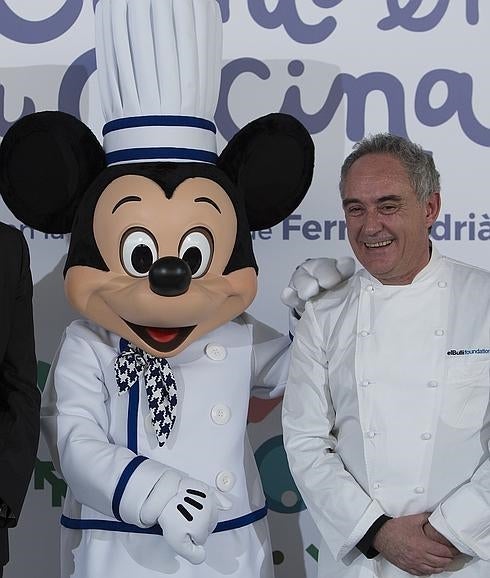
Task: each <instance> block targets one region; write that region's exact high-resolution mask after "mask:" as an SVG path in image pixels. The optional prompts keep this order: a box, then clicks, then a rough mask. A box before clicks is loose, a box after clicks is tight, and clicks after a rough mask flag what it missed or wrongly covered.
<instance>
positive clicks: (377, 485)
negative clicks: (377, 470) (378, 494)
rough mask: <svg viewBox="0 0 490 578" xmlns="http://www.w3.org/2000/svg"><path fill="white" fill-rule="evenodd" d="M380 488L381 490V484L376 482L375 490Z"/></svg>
mask: <svg viewBox="0 0 490 578" xmlns="http://www.w3.org/2000/svg"><path fill="white" fill-rule="evenodd" d="M379 488H381V484H380V483H379V482H374V484H373V490H379Z"/></svg>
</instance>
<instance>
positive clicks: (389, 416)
mask: <svg viewBox="0 0 490 578" xmlns="http://www.w3.org/2000/svg"><path fill="white" fill-rule="evenodd" d="M489 332H490V273H489V272H487V271H484V270H482V269H478V268H476V267H472V266H469V265H466V264H463V263H459V262H457V261H454V260H452V259H448V258H446V257H442V256H440V255H439V253H438V252H437V250H436V249H435V248H433V251H432V257H431V260H430V262H429V264H428V265H427V266H426V267H425V268H424V269H423V270H422V271H421V272H420V273H419V274H418V275H417V276H416V278H415V279H414V280H413V282H412V283H411V284H410V285H404V286H390V285H382V284H381V283H380V282H379V281H377V280H376V279H375V278H374V277H372V276H371V275H370V274H369V273H368V272H367V271H365V270H361V271H359V272H358V273H356V274H355V275H354V276H353V277H352V278H351V279H350V280H349V281H348V282H347V283H344V284H343V285H342V286H340V287H338V288H337V289H335V290H332V291H329V292H326V294H325V295H323V296H320V297H319V298H317V299H315V300H313V301H312V302H311V303H309V304H308V305H307V307H306V311H305V314H304V315H303V317H302V318H301V320H300V321H299V323H298V327H297V331H296V335H295V339H294V345H293V348H292V360H291V367H290V374H289V379H288V384H287V387H286V394H285V398H284V403H283V428H284V441H285V447H286V451H287V454H288V459H289V463H290V467H291V470H292V473H293V477H294V479H295V481H296V483H297V485H298V487H299V489H300V491H301V493H302V495H303V498H304V501H305V503H306V505H307V507H308V509H309V511H310V513H311V516H312V518H313V520H314V521H315V523H316V525H317V526H318V528H319V531H320V533H321V536H322V540H323V543H322V544H321V546H320V556H319V574H318V575H319V577H321V578H374V577H379V578H394V577H402V576H405V577H406V576H409V575H408V574H407V573H405V572H403V571H402V570H399V569H398V568H396V567H395V566H393V565H391V564H390V563H389V562H387V561H386V560H384V559H382V557H381V556H377V557H376V558H375V559H372V560H369V559H367V558H366V557H365V556H364V555H363V554H361V553H360V552H359V551H358V550H357V548H356V547H355V545H356V544H357V542H358V541H359V540H360V539H361V538H362V537H363V536H364V534H365V533H366V531H367V530H368V529H369V527H370V526H371V524H372V523H373V522H374V521H375V520H376V519H377V518H378V517H379V516H380V515H381V514H387V515H389V516H393V517H396V516H402V515H408V514H416V513H421V512H425V511H430V512H433V513H432V515H431V517H430V522H431V523H432V524H433V525H434V527H435V528H436V529H437V530H439V531H440V532H441V533H442V534H444V535H445V536H446V537H447V538H448V539H449V540H450V541H451V542H452V543H453V544H454V545H455V546H456V547H457V548H458V549H459V550H460V551H461V552H464V553H465V556H461V557H459V558H458V559H457V560H456V561H455V562H454V565H453V570H452V571H446V572H444V573H443V574H441V575H440V576H454V577H457V578H476V577H478V578H484V577H485V578H488V577H489V576H490V561H489V560H490V464H489V461H488V451H489V449H488V445H489V444H488V441H489V435H490V434H489V426H490V420H489V415H490V413H489V392H490V381H489V368H490V333H489Z"/></svg>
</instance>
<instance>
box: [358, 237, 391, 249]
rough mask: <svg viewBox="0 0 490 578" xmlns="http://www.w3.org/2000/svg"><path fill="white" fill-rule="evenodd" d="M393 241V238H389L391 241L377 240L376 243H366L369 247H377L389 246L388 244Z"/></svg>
mask: <svg viewBox="0 0 490 578" xmlns="http://www.w3.org/2000/svg"><path fill="white" fill-rule="evenodd" d="M391 243H393V240H392V239H391V240H389V241H377V242H376V243H367V242H365V243H364V245H365V246H366V247H367V248H368V249H377V248H378V247H388V245H391Z"/></svg>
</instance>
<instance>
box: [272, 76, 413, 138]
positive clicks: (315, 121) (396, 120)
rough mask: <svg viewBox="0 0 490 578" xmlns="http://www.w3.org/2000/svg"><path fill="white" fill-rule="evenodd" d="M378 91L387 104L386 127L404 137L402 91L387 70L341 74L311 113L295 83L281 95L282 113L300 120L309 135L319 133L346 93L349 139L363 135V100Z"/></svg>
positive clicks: (395, 79) (398, 82)
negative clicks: (360, 73) (308, 111)
mask: <svg viewBox="0 0 490 578" xmlns="http://www.w3.org/2000/svg"><path fill="white" fill-rule="evenodd" d="M375 90H379V91H381V92H382V93H383V94H384V95H385V97H386V102H387V106H388V130H389V131H390V132H392V133H395V134H398V135H400V136H404V137H406V136H407V129H406V125H405V111H404V106H405V94H404V90H403V85H402V83H401V82H400V81H399V80H398V79H397V78H395V77H394V76H392V75H391V74H388V73H383V72H369V73H367V74H363V75H362V76H360V77H359V78H355V77H354V76H352V75H351V74H347V73H341V74H339V75H337V76H336V77H335V79H334V81H333V83H332V86H331V88H330V91H329V93H328V96H327V99H326V101H325V104H324V105H323V106H322V108H321V109H320V110H319V111H318V112H316V113H313V114H308V113H306V112H305V111H304V110H303V107H302V104H301V93H300V89H299V87H298V86H292V87H290V88H288V90H287V91H286V94H285V96H284V102H283V105H282V107H281V112H287V113H289V114H292V115H293V116H295V117H296V118H297V119H298V120H299V121H301V122H302V123H303V124H304V125H305V126H306V128H307V129H308V130H309V131H310V133H311V134H316V133H319V132H322V131H323V130H324V129H325V128H326V127H327V126H328V125H329V124H330V121H331V120H332V118H333V116H334V115H335V113H336V112H337V109H338V107H339V105H340V103H341V101H342V98H343V97H344V95H346V96H347V126H346V134H347V136H348V137H349V139H350V140H352V141H357V140H360V139H361V138H363V137H364V131H365V125H364V120H365V113H366V100H367V97H368V95H369V93H370V92H372V91H375Z"/></svg>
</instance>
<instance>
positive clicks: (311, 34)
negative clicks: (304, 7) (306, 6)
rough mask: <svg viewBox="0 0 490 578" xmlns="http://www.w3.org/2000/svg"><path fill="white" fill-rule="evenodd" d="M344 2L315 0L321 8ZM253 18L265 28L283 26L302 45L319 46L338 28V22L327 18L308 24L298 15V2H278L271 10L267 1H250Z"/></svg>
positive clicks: (330, 17) (284, 0)
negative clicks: (318, 44)
mask: <svg viewBox="0 0 490 578" xmlns="http://www.w3.org/2000/svg"><path fill="white" fill-rule="evenodd" d="M302 1H303V2H304V0H302ZM341 2H342V0H313V3H314V4H315V5H316V6H318V7H320V8H333V7H334V6H337V5H338V4H340V3H341ZM248 9H249V11H250V15H251V16H252V18H253V19H254V20H255V22H257V24H259V25H260V26H262V27H263V28H267V29H271V28H278V27H279V26H281V25H283V26H284V29H285V30H286V32H287V33H288V35H289V36H290V37H291V38H292V39H293V40H296V42H299V43H301V44H317V43H319V42H323V41H324V40H325V39H326V38H328V37H329V36H330V35H331V34H332V32H333V31H334V30H335V28H336V27H337V21H336V20H335V18H333V17H332V16H327V17H326V18H324V19H323V20H322V21H321V22H318V23H317V24H306V23H305V22H303V21H302V20H301V18H300V16H299V14H298V9H297V8H296V0H277V6H276V8H274V9H273V10H269V9H268V8H267V6H266V0H248Z"/></svg>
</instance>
